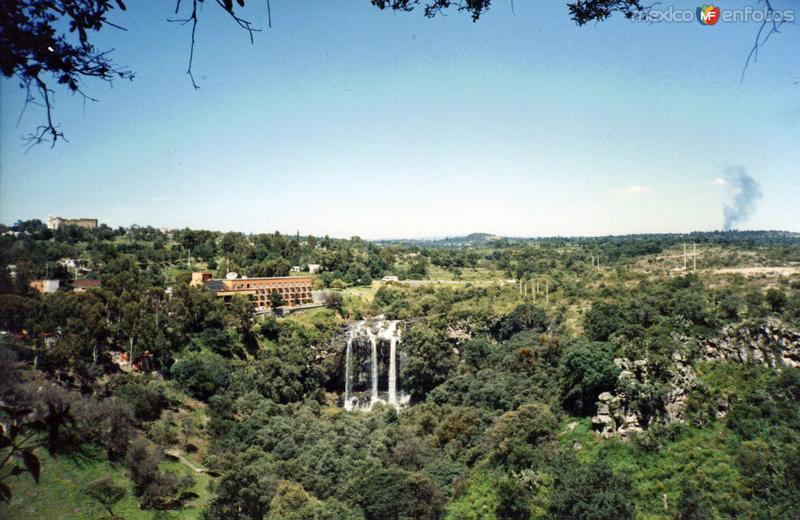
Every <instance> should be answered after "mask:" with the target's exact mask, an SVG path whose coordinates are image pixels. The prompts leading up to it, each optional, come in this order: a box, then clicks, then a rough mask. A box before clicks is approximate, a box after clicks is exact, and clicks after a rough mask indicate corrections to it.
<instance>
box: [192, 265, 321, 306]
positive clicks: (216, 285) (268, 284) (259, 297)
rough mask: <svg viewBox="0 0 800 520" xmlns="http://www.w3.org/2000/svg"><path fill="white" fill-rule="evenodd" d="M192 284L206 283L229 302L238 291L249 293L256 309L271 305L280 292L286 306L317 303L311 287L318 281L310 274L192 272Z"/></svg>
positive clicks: (205, 284) (206, 286)
mask: <svg viewBox="0 0 800 520" xmlns="http://www.w3.org/2000/svg"><path fill="white" fill-rule="evenodd" d="M190 285H192V286H194V287H200V286H203V287H205V288H206V289H207V290H209V291H212V292H213V293H214V294H216V295H217V296H219V297H220V298H223V299H224V300H225V301H230V300H231V298H233V296H235V295H237V294H241V295H245V296H248V297H249V298H250V300H251V301H252V302H253V305H255V306H256V308H268V307H270V304H271V301H272V300H271V296H272V293H273V292H277V293H278V295H279V296H280V297H281V301H282V302H283V305H287V306H289V307H294V306H296V305H303V304H306V303H312V302H313V298H312V295H311V289H312V287H313V285H314V283H313V278H312V277H310V276H279V277H270V278H225V279H218V278H212V273H210V272H208V271H204V272H199V273H192V281H191V284H190Z"/></svg>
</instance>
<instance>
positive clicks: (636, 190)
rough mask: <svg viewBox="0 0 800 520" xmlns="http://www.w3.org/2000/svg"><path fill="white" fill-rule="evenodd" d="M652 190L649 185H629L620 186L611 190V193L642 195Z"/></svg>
mask: <svg viewBox="0 0 800 520" xmlns="http://www.w3.org/2000/svg"><path fill="white" fill-rule="evenodd" d="M651 191H653V190H651V189H650V188H648V187H647V186H628V187H627V188H620V189H616V190H611V191H610V192H609V193H611V194H612V195H640V194H642V193H650V192H651Z"/></svg>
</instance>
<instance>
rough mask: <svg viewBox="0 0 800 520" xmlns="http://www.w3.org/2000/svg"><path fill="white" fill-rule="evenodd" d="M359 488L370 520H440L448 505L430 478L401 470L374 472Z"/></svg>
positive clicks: (361, 502)
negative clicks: (445, 505)
mask: <svg viewBox="0 0 800 520" xmlns="http://www.w3.org/2000/svg"><path fill="white" fill-rule="evenodd" d="M356 488H357V489H358V493H359V498H358V501H359V504H360V505H361V508H362V509H363V510H364V517H365V518H366V520H437V519H438V518H439V517H440V516H441V514H442V509H443V507H444V502H445V499H444V495H443V494H442V492H441V490H440V489H439V488H438V487H437V486H436V484H434V482H433V481H432V480H431V479H430V478H428V477H427V476H425V475H422V474H420V473H411V472H408V471H404V470H401V469H394V468H380V469H376V470H373V471H371V472H369V473H367V474H366V475H365V476H364V477H363V478H362V479H361V480H360V482H359V483H358V485H357V486H356Z"/></svg>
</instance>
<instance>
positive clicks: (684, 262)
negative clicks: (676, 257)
mask: <svg viewBox="0 0 800 520" xmlns="http://www.w3.org/2000/svg"><path fill="white" fill-rule="evenodd" d="M683 270H684V271H685V270H686V242H684V243H683Z"/></svg>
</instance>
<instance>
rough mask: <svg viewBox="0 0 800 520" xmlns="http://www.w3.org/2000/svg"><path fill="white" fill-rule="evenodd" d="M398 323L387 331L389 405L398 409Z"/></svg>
mask: <svg viewBox="0 0 800 520" xmlns="http://www.w3.org/2000/svg"><path fill="white" fill-rule="evenodd" d="M396 331H397V322H396V321H393V322H391V323H390V324H389V327H388V328H387V329H386V333H387V334H388V335H389V404H390V405H392V406H394V407H395V408H397V334H396Z"/></svg>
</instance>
